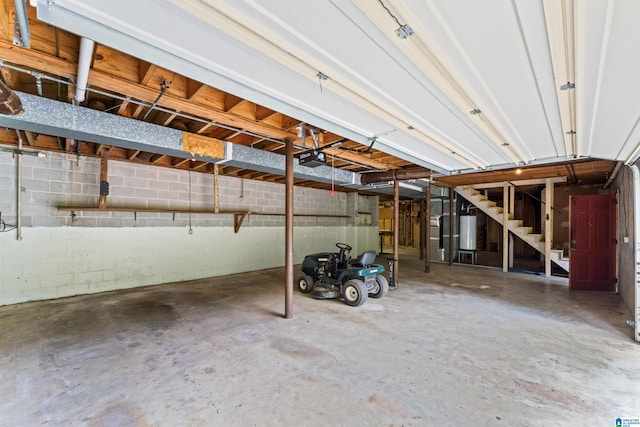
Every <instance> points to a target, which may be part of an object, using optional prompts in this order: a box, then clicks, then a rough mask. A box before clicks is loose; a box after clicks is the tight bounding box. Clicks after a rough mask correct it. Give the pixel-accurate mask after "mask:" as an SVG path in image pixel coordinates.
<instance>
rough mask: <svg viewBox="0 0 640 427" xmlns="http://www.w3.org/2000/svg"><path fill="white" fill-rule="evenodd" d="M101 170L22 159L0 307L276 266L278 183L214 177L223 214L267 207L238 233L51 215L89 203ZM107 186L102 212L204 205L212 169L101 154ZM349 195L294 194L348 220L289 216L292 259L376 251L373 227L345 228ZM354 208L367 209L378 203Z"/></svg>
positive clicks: (91, 162) (3, 237) (1, 155)
mask: <svg viewBox="0 0 640 427" xmlns="http://www.w3.org/2000/svg"><path fill="white" fill-rule="evenodd" d="M15 165H16V160H15V159H14V158H13V155H12V153H8V152H0V212H2V219H3V220H4V221H5V222H6V223H7V224H9V225H14V224H15V222H16V166H15ZM99 167H100V162H99V159H95V158H86V157H81V158H78V157H76V156H73V155H65V154H56V153H47V157H38V156H32V155H24V156H23V185H22V192H21V194H22V200H23V206H22V216H21V217H22V224H23V229H22V236H23V239H22V240H21V241H17V240H16V234H15V231H10V232H6V233H0V268H1V270H0V305H6V304H13V303H19V302H24V301H30V300H39V299H48V298H58V297H65V296H70V295H77V294H84V293H93V292H102V291H108V290H114V289H123V288H129V287H136V286H146V285H153V284H159V283H166V282H172V281H181V280H191V279H197V278H203V277H211V276H218V275H225V274H232V273H238V272H243V271H250V270H256V269H263V268H271V267H278V266H282V265H283V264H284V221H285V219H284V215H282V214H284V185H281V184H274V183H267V182H260V181H251V180H243V179H239V178H232V177H220V182H219V191H220V209H221V210H242V211H252V212H260V213H275V214H277V215H249V216H248V217H247V218H245V220H244V222H243V225H242V227H241V229H240V231H239V233H237V234H236V233H234V231H233V216H232V215H196V214H193V215H192V216H191V219H189V215H187V214H176V215H175V219H174V218H173V215H172V214H171V213H138V214H137V215H136V216H134V214H133V213H130V212H102V211H101V212H76V215H77V216H76V217H75V219H74V220H72V218H71V215H70V212H68V211H58V210H57V209H56V206H57V205H62V206H65V205H66V206H71V205H89V206H97V204H98V193H99ZM109 183H110V195H109V196H108V202H107V205H108V206H110V207H119V206H127V207H148V208H162V209H172V208H173V209H188V208H189V205H191V208H192V209H194V210H205V209H207V210H212V209H213V200H214V193H213V192H214V186H213V175H212V174H206V173H198V172H191V173H189V172H187V171H179V170H173V169H167V168H161V167H154V166H147V165H138V164H134V163H126V162H116V161H109ZM189 189H190V190H191V191H189ZM348 196H349V195H348V194H346V193H336V194H330V193H329V192H328V191H324V190H316V189H310V188H301V187H296V188H295V189H294V198H295V201H294V206H295V213H297V214H309V215H314V214H320V215H339V216H346V218H327V217H315V216H308V217H307V216H305V217H295V219H294V226H295V230H294V258H295V262H297V263H299V262H301V261H302V259H303V257H304V255H305V254H308V253H312V252H319V251H327V250H331V249H332V248H333V247H334V245H335V243H336V242H348V243H350V244H352V245H353V246H354V249H355V250H356V251H358V252H362V251H363V250H369V249H375V248H376V243H375V242H376V238H377V227H373V226H353V225H352V224H354V221H353V215H351V214H350V213H349V212H348V209H347V208H348V206H347V197H348ZM351 197H358V196H355V194H354V196H351ZM358 203H359V204H361V205H362V206H364V207H362V206H361V207H359V209H360V210H363V211H364V210H365V209H367V210H369V211H375V210H376V209H377V204H378V200H377V197H362V198H360V197H359V198H358ZM374 207H375V208H374ZM189 224H191V228H192V231H193V233H192V234H190V233H189V232H188V230H189ZM352 242H353V243H352ZM367 245H369V247H367Z"/></svg>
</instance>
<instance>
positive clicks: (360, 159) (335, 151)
mask: <svg viewBox="0 0 640 427" xmlns="http://www.w3.org/2000/svg"><path fill="white" fill-rule="evenodd" d="M324 152H325V153H327V154H328V155H334V156H335V157H337V158H339V159H342V160H348V161H351V162H354V163H358V164H360V165H364V166H368V167H371V168H374V169H379V170H389V169H398V168H397V167H396V166H393V165H390V164H388V163H382V162H379V161H377V160H373V159H370V158H367V157H366V155H361V154H357V153H354V152H351V151H345V150H340V149H339V148H325V149H324ZM327 162H329V160H327Z"/></svg>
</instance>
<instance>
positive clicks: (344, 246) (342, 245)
mask: <svg viewBox="0 0 640 427" xmlns="http://www.w3.org/2000/svg"><path fill="white" fill-rule="evenodd" d="M336 246H337V247H338V249H340V253H339V254H338V262H341V263H344V262H347V255H346V252H350V251H351V246H349V245H347V244H346V243H336Z"/></svg>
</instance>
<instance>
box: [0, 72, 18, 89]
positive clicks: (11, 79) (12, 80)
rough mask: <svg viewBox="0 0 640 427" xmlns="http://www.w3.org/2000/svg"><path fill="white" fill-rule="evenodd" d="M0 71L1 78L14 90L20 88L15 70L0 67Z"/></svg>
mask: <svg viewBox="0 0 640 427" xmlns="http://www.w3.org/2000/svg"><path fill="white" fill-rule="evenodd" d="M0 73H2V80H4V82H5V83H6V84H7V86H9V87H10V88H11V89H14V90H21V89H20V88H21V86H22V85H21V83H20V76H19V75H18V72H17V71H16V70H11V69H9V68H7V67H2V68H0Z"/></svg>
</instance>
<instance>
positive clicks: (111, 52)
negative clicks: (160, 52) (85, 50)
mask: <svg viewBox="0 0 640 427" xmlns="http://www.w3.org/2000/svg"><path fill="white" fill-rule="evenodd" d="M94 57H95V59H94V61H93V68H92V70H91V71H92V73H93V72H94V71H97V72H99V73H100V74H108V75H109V76H111V77H112V78H114V79H115V78H117V79H120V80H123V81H128V82H130V83H134V84H139V83H138V82H139V81H140V67H139V60H138V59H137V58H134V57H133V56H131V55H127V54H126V53H123V52H120V51H118V50H115V49H111V48H109V47H107V46H104V45H100V44H98V45H96V49H95V55H94ZM74 73H75V71H74ZM89 85H90V86H94V85H93V84H92V83H91V82H89ZM141 86H143V85H141ZM100 87H101V88H102V89H107V90H116V91H117V90H118V89H117V88H115V87H111V88H109V87H105V86H100ZM120 93H127V92H120Z"/></svg>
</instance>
